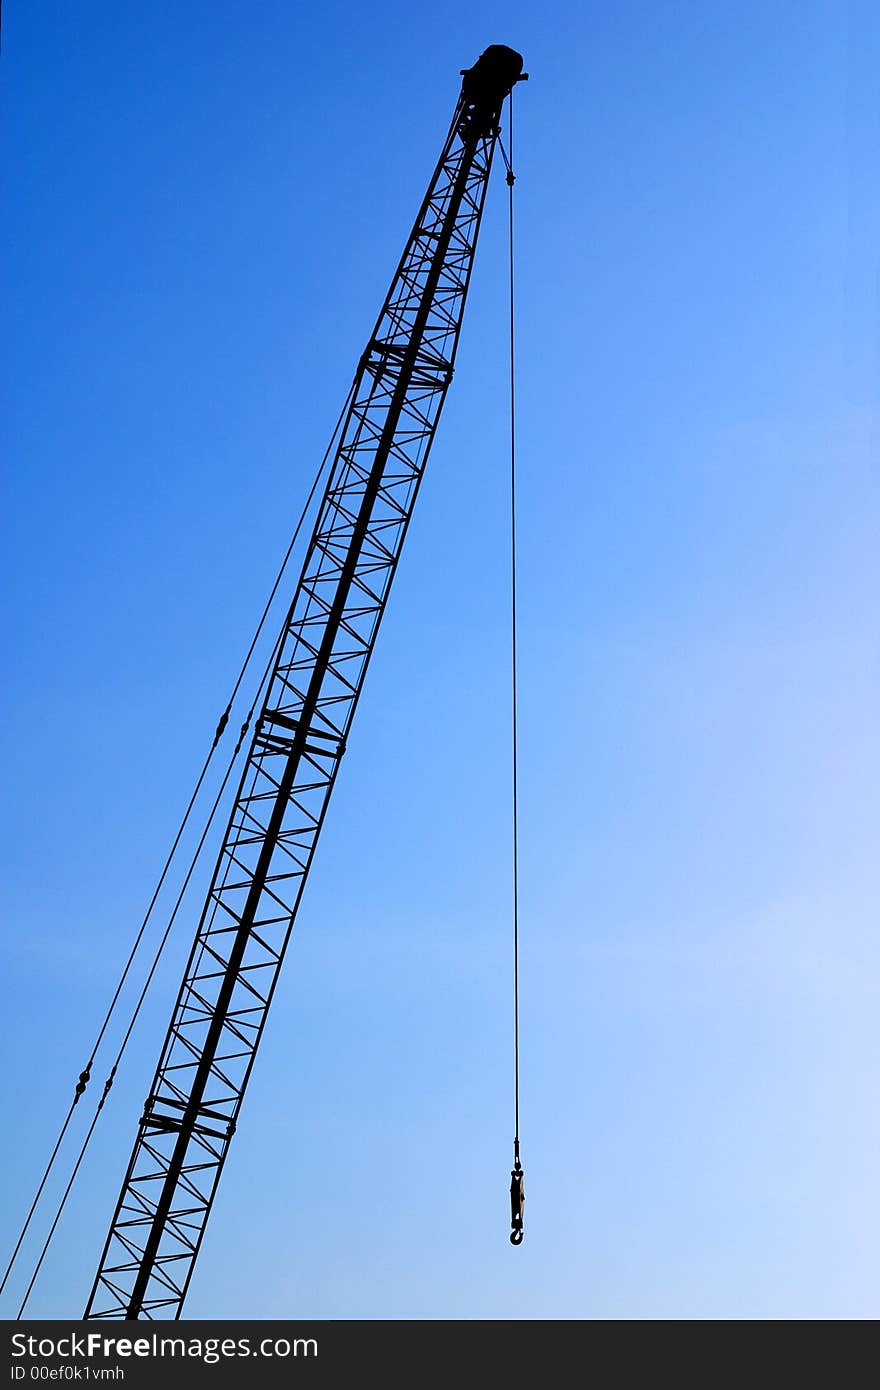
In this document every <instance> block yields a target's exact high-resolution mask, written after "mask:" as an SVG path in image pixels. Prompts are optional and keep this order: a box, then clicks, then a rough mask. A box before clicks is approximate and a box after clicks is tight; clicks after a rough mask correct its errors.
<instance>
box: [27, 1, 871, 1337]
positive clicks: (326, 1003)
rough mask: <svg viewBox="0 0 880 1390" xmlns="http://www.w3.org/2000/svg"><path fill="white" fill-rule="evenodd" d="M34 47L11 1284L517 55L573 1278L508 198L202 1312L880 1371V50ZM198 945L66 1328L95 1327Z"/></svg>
mask: <svg viewBox="0 0 880 1390" xmlns="http://www.w3.org/2000/svg"><path fill="white" fill-rule="evenodd" d="M3 20H4V33H3V49H2V54H0V78H2V82H0V102H2V112H0V116H2V122H0V125H2V136H0V138H2V180H3V207H4V217H3V228H4V248H5V249H4V255H3V257H2V265H0V288H2V305H0V314H2V322H3V326H4V331H3V335H2V354H3V357H2V364H0V365H2V382H3V386H2V391H3V406H2V415H0V432H2V435H0V437H2V451H3V458H4V464H5V467H4V475H5V477H4V492H5V507H4V511H5V514H6V517H7V524H6V535H5V541H4V547H3V556H2V564H3V570H4V588H5V592H6V594H7V598H8V601H7V605H6V610H5V611H6V616H5V624H4V649H5V665H6V674H5V679H4V682H3V695H4V705H5V709H4V716H3V719H2V722H0V739H2V762H3V767H4V773H5V778H6V787H7V794H6V798H5V800H4V804H3V809H2V815H3V830H2V838H0V845H2V854H3V860H4V864H3V880H4V884H5V891H4V900H3V908H4V917H5V924H4V928H3V947H2V951H3V965H4V969H3V976H4V985H3V990H4V996H5V997H4V1003H3V1009H2V1017H3V1033H4V1047H3V1053H4V1060H3V1065H2V1068H0V1094H2V1109H3V1114H4V1117H5V1120H6V1125H5V1126H4V1127H5V1129H6V1142H5V1145H4V1152H3V1171H2V1179H3V1181H2V1190H3V1203H2V1214H0V1237H2V1246H3V1251H4V1261H3V1262H4V1263H5V1252H6V1250H7V1249H8V1247H9V1246H11V1243H12V1241H13V1239H14V1235H15V1232H16V1230H17V1227H18V1224H19V1222H20V1220H21V1218H22V1215H23V1213H24V1211H25V1210H26V1208H27V1205H28V1203H29V1201H30V1197H31V1195H32V1192H33V1189H34V1186H35V1183H36V1180H37V1177H38V1174H39V1172H40V1171H41V1167H42V1164H43V1163H44V1161H45V1158H46V1156H47V1153H48V1150H49V1148H50V1147H51V1142H52V1140H53V1138H54V1134H55V1132H56V1130H57V1126H58V1124H59V1123H60V1119H61V1117H62V1115H63V1113H64V1112H65V1110H66V1108H67V1104H68V1101H69V1098H70V1095H71V1092H72V1087H73V1084H74V1082H75V1079H76V1074H77V1072H78V1071H79V1070H80V1067H81V1066H82V1065H83V1063H84V1061H85V1058H86V1057H87V1055H88V1052H89V1049H90V1046H91V1042H92V1038H93V1035H94V1032H95V1029H96V1025H97V1022H98V1020H99V1018H100V1016H101V1014H102V1013H103V1009H104V1006H105V1003H106V1001H107V998H108V996H109V993H110V992H111V989H112V986H113V983H114V982H115V979H116V975H117V973H118V969H119V966H120V964H121V961H122V959H123V958H124V954H125V952H126V950H127V947H128V943H129V942H130V940H131V936H132V933H133V931H134V928H135V926H136V924H137V922H138V921H139V919H140V915H141V913H142V911H143V908H144V906H145V903H146V900H147V898H148V896H149V892H150V889H151V886H152V883H153V881H154V879H155V876H156V873H157V871H158V868H159V866H160V864H161V861H162V859H163V858H164V854H165V851H166V849H167V846H168V843H169V840H170V836H171V834H172V832H173V828H174V826H175V824H176V822H177V819H178V817H179V815H180V812H181V810H182V807H183V805H184V804H185V802H186V799H187V796H188V794H189V790H190V788H191V785H192V783H193V780H194V777H195V774H196V771H197V769H198V767H199V765H200V763H201V759H202V756H203V754H204V752H205V749H206V745H207V744H208V743H209V742H210V737H211V734H212V732H213V728H214V724H215V723H216V719H217V716H218V714H219V712H220V710H221V709H222V707H223V705H224V704H225V700H226V696H227V694H228V690H229V687H230V685H231V682H232V679H233V677H234V675H235V672H236V671H237V668H238V665H239V662H240V659H241V656H242V654H243V651H244V648H245V646H246V644H247V640H248V637H249V635H250V631H251V629H252V626H253V622H254V619H255V617H256V615H257V614H258V612H259V610H260V608H261V606H262V603H263V600H264V597H265V595H266V593H267V591H268V588H269V585H270V583H271V579H272V576H273V575H274V572H275V568H276V566H277V563H278V560H279V558H280V556H281V554H282V553H283V551H284V548H285V546H286V543H287V539H288V537H289V534H290V530H291V528H292V524H293V521H294V519H295V517H296V515H297V514H298V512H299V509H300V506H301V504H302V501H303V498H304V495H305V492H306V490H307V488H308V485H309V483H310V481H311V478H312V476H313V473H314V470H315V466H316V462H317V460H318V459H319V458H320V455H321V453H322V452H323V449H324V445H325V443H326V439H327V437H328V435H329V432H330V428H331V425H332V422H333V420H334V418H335V415H336V412H337V410H338V408H339V405H340V403H341V401H342V398H343V396H344V394H345V391H346V389H347V386H348V383H349V381H350V379H351V373H352V370H353V367H354V364H355V362H356V361H357V358H358V356H359V354H360V352H361V350H362V347H363V345H364V342H365V339H366V335H367V334H368V332H369V330H370V328H371V326H372V322H373V319H374V316H375V312H376V310H377V308H378V305H379V303H380V302H381V299H382V296H383V293H384V290H385V287H386V285H387V281H388V278H389V276H390V274H391V272H392V270H393V268H394V265H395V264H396V261H397V257H398V255H399V253H400V250H401V247H402V244H403V240H404V238H405V235H406V232H407V230H408V228H409V225H410V223H411V220H412V217H413V214H414V212H415V210H416V207H417V205H418V202H419V200H420V198H421V195H422V193H423V190H424V186H425V184H426V182H427V178H428V176H429V173H430V171H431V169H432V167H433V164H434V160H435V158H436V155H437V153H438V151H439V147H440V143H441V141H442V137H443V135H444V133H445V130H446V126H447V123H448V119H449V114H450V111H451V108H452V105H453V103H454V101H455V98H456V94H457V89H458V83H459V77H458V72H459V69H460V68H461V67H464V66H467V65H468V64H470V63H471V62H473V60H474V59H475V58H476V57H477V55H478V54H479V52H480V51H481V50H482V49H483V48H484V47H485V46H486V45H487V44H488V43H492V42H503V43H508V44H510V45H512V46H513V47H516V48H518V49H519V50H520V51H521V52H522V53H523V54H524V56H525V60H526V66H527V68H528V69H529V71H530V73H531V80H530V82H529V83H528V85H527V86H525V87H523V88H520V89H519V91H518V94H517V130H516V163H517V167H518V171H519V181H518V184H517V199H518V218H519V265H518V274H519V307H520V314H519V330H520V337H519V342H520V355H519V373H520V391H519V403H520V422H521V433H520V459H521V463H520V468H521V475H520V490H521V517H520V526H521V558H520V567H521V595H520V600H521V736H522V750H521V758H522V763H521V771H522V784H521V791H522V858H521V872H522V924H521V931H522V996H523V997H522V1048H523V1056H522V1060H523V1082H522V1135H523V1157H524V1162H525V1168H526V1181H527V1194H528V1198H527V1205H526V1239H525V1242H524V1244H523V1246H522V1247H521V1249H519V1250H518V1251H515V1250H512V1249H511V1247H510V1246H509V1245H508V1243H507V1229H508V1198H507V1186H508V1180H509V1166H510V1156H511V1138H512V1114H511V1111H512V1084H511V1073H512V1056H511V1043H512V1028H511V953H510V922H511V909H510V844H509V776H510V763H509V727H510V726H509V674H508V607H507V604H508V591H507V526H508V521H507V512H506V506H507V494H506V466H507V465H506V435H505V410H506V381H505V331H506V325H505V273H506V267H505V234H506V225H505V215H506V190H505V188H504V184H503V180H502V179H501V178H500V177H497V178H496V182H495V185H494V187H493V188H492V189H491V190H490V196H489V203H488V211H487V216H486V220H485V224H484V229H483V234H482V240H481V244H480V246H479V249H478V255H477V265H476V270H475V274H474V279H473V284H472V292H471V297H470V303H469V306H468V312H467V314H466V317H465V325H464V332H463V336H462V345H461V351H460V355H459V363H458V370H457V374H456V380H455V383H454V385H453V389H452V391H451V393H450V396H449V399H448V402H447V406H446V410H445V414H444V418H443V420H442V421H441V425H440V430H439V434H438V439H437V444H436V448H435V450H434V453H433V455H432V458H431V462H430V467H429V471H428V476H427V479H426V483H425V486H424V489H423V491H422V493H421V496H420V498H419V504H418V509H417V513H416V517H415V521H414V524H413V527H412V529H411V531H410V535H409V538H408V542H407V548H406V552H405V555H404V559H403V563H402V565H401V568H400V572H399V574H398V577H397V582H396V585H395V590H394V593H393V594H392V597H391V603H390V607H389V611H388V614H387V618H386V622H385V625H384V627H383V631H382V633H381V636H380V641H379V646H378V649H377V655H376V659H375V662H374V664H373V666H372V668H371V670H370V673H369V678H368V681H367V686H366V691H365V695H364V699H363V701H362V703H361V708H360V710H359V712H358V716H357V720H356V726H355V731H354V735H353V738H352V741H351V745H350V751H349V753H348V755H347V758H346V763H345V765H344V767H343V770H342V773H341V775H340V779H339V782H338V785H337V789H336V792H335V794H334V799H333V803H332V805H331V809H330V814H329V816H328V821H327V825H326V829H325V833H324V835H323V838H322V842H321V845H320V848H319V853H318V857H317V861H316V865H315V868H314V871H313V874H312V879H311V882H310V884H309V887H308V890H307V895H306V898H305V900H304V905H303V909H302V911H301V914H300V917H299V920H298V924H297V929H296V933H295V937H294V941H293V944H292V947H291V951H290V954H289V956H288V959H287V963H286V965H285V970H284V975H283V977H282V982H281V985H280V988H279V991H278V994H277V996H276V1000H275V1004H274V1007H273V1014H272V1016H271V1017H270V1021H269V1026H268V1030H267V1034H266V1038H265V1041H264V1045H263V1049H262V1051H261V1054H260V1057H259V1059H258V1063H257V1066H256V1069H255V1072H254V1076H253V1080H252V1082H251V1086H250V1089H249V1092H248V1096H247V1099H246V1102H245V1106H244V1110H243V1114H242V1119H241V1123H240V1126H239V1131H238V1134H237V1136H236V1138H235V1141H234V1143H233V1146H232V1150H231V1156H230V1159H229V1163H228V1165H227V1169H226V1172H225V1174H224V1177H223V1181H222V1184H221V1188H220V1193H219V1197H218V1200H217V1203H216V1206H215V1209H214V1212H213V1215H212V1218H211V1221H210V1223H209V1227H208V1234H207V1237H206V1240H205V1244H204V1247H203V1250H202V1253H201V1256H200V1259H199V1263H198V1266H197V1271H196V1276H195V1278H194V1281H193V1284H192V1289H191V1294H190V1298H189V1300H188V1304H187V1312H188V1314H189V1315H190V1316H192V1317H212V1318H213V1317H217V1318H221V1317H287V1316H291V1317H295V1316H302V1317H354V1318H374V1317H393V1318H418V1317H437V1318H452V1317H472V1318H516V1317H521V1318H553V1317H556V1318H593V1317H599V1318H604V1317H623V1318H644V1317H725V1316H733V1317H744V1316H755V1317H818V1316H827V1317H845V1316H857V1317H861V1316H877V1314H878V1313H880V1296H878V1283H877V1264H876V1251H877V1248H878V1245H880V1209H878V1201H877V1181H876V1177H877V1164H878V1149H880V1142H878V1141H880V1133H878V1115H880V1106H878V1103H877V1101H878V1097H877V1077H878V1043H877V995H878V978H880V940H878V933H877V917H878V912H877V905H878V896H880V895H878V889H880V883H878V878H880V872H878V862H880V860H878V853H877V843H878V815H877V809H878V808H877V787H878V785H880V738H878V732H880V725H878V696H880V662H878V656H880V652H878V598H880V593H878V590H880V583H878V579H880V574H878V558H877V557H878V517H880V508H878V441H880V430H878V424H880V417H878V367H880V313H878V310H880V294H878V285H880V277H878V246H880V193H878V175H877V167H878V166H877V151H878V148H880V96H878V87H877V82H876V75H877V72H878V70H880V20H878V18H877V16H876V14H872V12H871V7H870V6H869V5H868V4H867V3H861V0H858V3H854V4H853V5H847V4H845V3H842V0H841V3H831V2H829V3H816V2H815V0H806V3H805V2H804V0H775V3H773V4H770V5H768V4H766V3H757V2H755V3H751V2H750V0H745V3H740V4H737V5H731V4H726V3H721V2H720V0H716V2H715V3H710V4H706V3H696V0H685V3H676V4H672V3H657V2H656V0H652V3H636V2H635V0H625V2H624V3H622V4H618V5H613V6H608V5H598V4H591V3H587V4H582V3H574V0H566V3H552V0H551V3H548V4H543V5H535V4H533V3H528V4H526V3H524V0H507V2H506V3H504V4H499V3H495V0H487V3H485V4H483V5H481V6H479V7H474V6H473V5H461V6H436V7H434V8H433V9H431V8H429V7H424V6H420V5H413V4H402V3H400V2H399V0H388V3H386V4H384V5H382V6H380V7H378V8H377V7H375V6H366V7H365V6H360V5H354V4H340V3H335V2H334V0H329V2H328V3H325V4H323V5H321V6H313V5H308V6H306V5H293V4H289V3H282V0H264V2H263V3H260V4H258V5H253V6H246V5H241V4H235V5H233V4H229V3H216V0H212V3H210V4H208V3H206V0H193V3H189V4H187V5H183V6H181V5H179V4H171V3H159V4H153V5H132V4H126V5H120V4H118V3H110V0H94V2H93V3H90V4H87V5H75V6H74V5H69V4H63V3H48V2H47V0H32V3H30V4H27V5H25V4H23V3H20V0H19V3H15V0H7V4H6V5H4V14H3ZM198 907H199V902H198V901H197V899H196V898H195V897H194V898H193V899H191V900H190V901H189V906H188V909H187V911H186V912H185V914H184V917H185V920H184V922H183V924H182V926H181V930H180V931H179V932H178V934H177V935H176V936H175V937H174V939H173V943H172V947H171V949H170V950H169V954H168V958H167V960H166V961H165V963H164V965H163V968H162V971H161V974H160V978H159V980H158V982H157V987H156V990H155V998H154V999H153V1000H152V1001H151V1004H150V1007H149V1009H148V1010H147V1013H146V1014H145V1016H144V1018H143V1021H142V1026H141V1027H140V1028H139V1031H138V1033H137V1034H136V1037H135V1041H134V1044H133V1047H132V1049H131V1053H130V1055H129V1057H128V1059H127V1065H126V1068H125V1071H124V1073H123V1074H122V1076H121V1077H120V1079H119V1081H118V1083H117V1086H116V1088H115V1090H114V1092H113V1094H112V1097H111V1101H110V1103H109V1104H108V1107H107V1112H106V1115H105V1118H104V1121H103V1122H102V1126H101V1128H100V1129H99V1131H98V1135H99V1137H98V1139H97V1140H96V1143H95V1145H94V1149H93V1151H91V1152H90V1156H89V1160H88V1162H87V1165H86V1168H85V1170H84V1173H83V1177H82V1182H81V1184H80V1185H79V1187H78V1189H77V1191H76V1194H75V1197H74V1198H73V1199H72V1200H71V1204H70V1207H69V1210H68V1212H67V1213H66V1215H65V1218H64V1221H63V1224H62V1226H61V1227H60V1230H59V1237H58V1240H57V1243H56V1245H55V1246H54V1247H53V1250H52V1253H51V1255H50V1257H49V1259H48V1261H47V1264H46V1266H45V1269H44V1273H43V1276H42V1278H41V1281H40V1283H39V1285H38V1286H37V1290H36V1292H35V1294H34V1297H33V1300H32V1303H31V1305H30V1311H31V1312H32V1313H33V1314H34V1315H36V1316H42V1317H49V1316H78V1315H79V1314H80V1312H81V1311H82V1308H83V1306H84V1303H85V1298H86V1295H87V1292H88V1289H89V1287H90V1284H91V1280H92V1276H93V1273H94V1269H95V1266H96V1262H97V1258H98V1254H99V1251H100V1247H101V1245H102V1242H103V1238H104V1235H105V1232H106V1228H107V1224H108V1222H109V1219H110V1215H111V1212H112V1208H113V1204H114V1202H115V1199H116V1194H117V1191H118V1188H119V1184H120V1181H121V1178H122V1175H123V1171H124V1167H125V1164H126V1162H127V1160H128V1155H129V1152H130V1146H131V1140H132V1138H133V1134H134V1127H135V1122H136V1120H137V1117H138V1115H139V1114H140V1109H141V1106H142V1102H143V1098H144V1095H145V1094H146V1090H147V1087H148V1084H149V1080H150V1078H151V1076H152V1071H153V1066H154V1063H155V1058H156V1053H157V1050H158V1046H159V1042H160V1039H161V1036H162V1034H163V1032H164V1028H165V1024H166V1020H167V1015H168V1012H169V1009H170V1004H171V1001H172V998H173V995H174V993H175V991H176V986H177V980H178V976H179V973H180V970H181V968H182V959H183V957H184V955H185V953H186V950H187V947H188V943H189V939H190V937H191V933H192V929H193V920H194V917H195V916H196V914H197V910H198ZM114 1036H115V1035H114ZM102 1077H103V1073H102V1072H101V1066H100V1064H99V1066H98V1068H97V1069H96V1081H95V1083H93V1085H94V1088H95V1090H97V1089H98V1087H99V1086H100V1082H101V1080H102ZM81 1118H86V1116H83V1117H81ZM79 1132H80V1131H77V1134H78V1133H79ZM74 1137H76V1136H74ZM70 1152H72V1148H71V1149H68V1150H65V1154H69V1153H70ZM56 1190H57V1189H55V1188H53V1193H55V1192H56ZM47 1210H48V1209H47ZM36 1229H37V1232H38V1233H40V1234H42V1232H43V1230H44V1229H45V1227H44V1225H43V1224H42V1222H40V1223H38V1225H37V1228H36ZM28 1253H29V1254H30V1255H31V1256H32V1254H33V1246H28ZM26 1264H27V1261H25V1264H24V1265H23V1266H22V1268H21V1274H24V1272H25V1266H26ZM20 1288H21V1283H20V1280H19V1281H18V1282H16V1283H15V1284H14V1287H13V1297H12V1298H10V1300H9V1301H8V1302H7V1303H6V1305H5V1308H4V1309H3V1311H4V1312H5V1314H6V1316H14V1313H15V1310H16V1308H17V1306H18V1303H17V1299H16V1298H15V1297H14V1295H15V1294H16V1293H19V1292H20Z"/></svg>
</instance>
